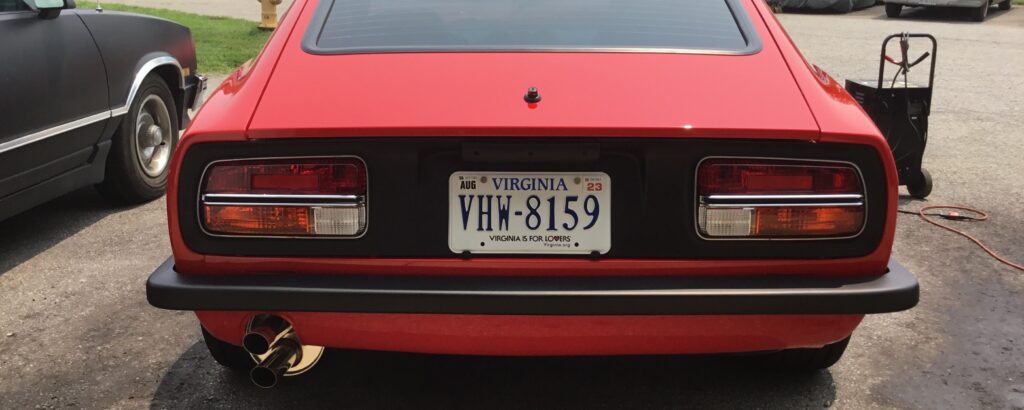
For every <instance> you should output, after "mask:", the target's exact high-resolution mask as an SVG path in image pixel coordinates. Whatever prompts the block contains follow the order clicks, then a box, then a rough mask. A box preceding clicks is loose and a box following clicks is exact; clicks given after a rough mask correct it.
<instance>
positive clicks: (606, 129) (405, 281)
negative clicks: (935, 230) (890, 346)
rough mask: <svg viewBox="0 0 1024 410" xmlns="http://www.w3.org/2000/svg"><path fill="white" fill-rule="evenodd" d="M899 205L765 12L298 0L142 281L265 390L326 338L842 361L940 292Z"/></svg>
mask: <svg viewBox="0 0 1024 410" xmlns="http://www.w3.org/2000/svg"><path fill="white" fill-rule="evenodd" d="M897 195H898V194H897V175H896V168H895V165H894V163H893V158H892V155H891V154H890V151H889V147H888V146H887V145H886V141H885V140H884V139H883V138H882V136H881V135H880V134H879V132H878V130H877V129H876V127H875V125H874V124H873V123H872V122H871V120H870V119H869V118H868V116H867V115H865V113H864V112H863V111H862V110H861V108H860V107H859V106H858V105H857V103H856V102H855V101H854V100H853V99H852V98H851V97H850V96H849V95H848V94H847V93H846V92H845V91H844V90H843V88H842V87H841V86H840V85H839V84H838V83H837V82H836V81H835V80H833V79H832V78H831V77H829V76H828V74H826V73H824V72H822V71H821V70H820V69H818V68H817V67H814V66H812V65H809V64H808V63H807V62H805V61H804V59H803V57H802V56H801V55H800V53H799V52H798V51H797V49H796V48H795V47H794V45H793V43H792V41H790V39H789V38H788V37H787V35H786V33H785V31H784V30H783V29H782V27H781V26H780V25H779V22H778V21H777V20H776V19H775V18H774V17H773V15H772V13H771V11H770V10H769V8H768V6H767V5H766V4H765V3H764V2H763V1H761V0H699V1H698V0H694V1H664V0H631V1H624V0H597V1H594V0H589V1H562V2H557V1H546V0H525V1H505V0H296V1H295V2H294V4H293V5H292V7H291V9H290V10H289V11H288V12H287V14H286V16H285V17H284V19H283V21H282V22H281V26H280V28H279V29H278V30H277V32H276V33H275V34H274V35H273V37H272V38H271V39H270V41H269V43H268V44H267V46H266V48H265V49H264V50H263V52H262V54H260V56H259V57H257V58H256V59H255V60H254V61H253V62H252V63H251V64H247V65H245V66H244V67H242V68H240V69H239V70H238V71H236V72H235V73H234V74H232V75H231V76H230V77H229V78H228V79H227V81H226V82H225V83H224V84H223V85H221V86H220V88H219V89H217V90H216V92H214V94H213V96H212V97H211V98H210V99H209V101H207V103H206V105H205V106H204V107H203V108H202V110H201V112H200V113H199V114H198V116H197V117H196V118H195V120H194V122H193V123H192V125H191V127H190V128H189V129H188V131H187V132H186V135H185V136H183V137H182V139H181V142H180V145H179V148H178V151H177V152H176V154H175V156H174V159H173V163H172V169H171V175H170V185H169V188H168V196H167V201H168V216H169V224H170V235H171V244H172V247H173V253H174V256H173V258H172V259H169V260H168V261H167V262H166V263H165V264H163V266H161V267H160V268H159V269H158V270H157V271H156V272H155V273H153V275H152V276H151V278H150V280H149V283H148V289H147V293H148V297H149V301H150V303H151V304H153V305H154V306H157V307H160V308H165V309H177V310H192V311H195V312H196V315H197V316H198V317H199V321H200V322H201V324H202V328H203V334H204V336H205V338H206V343H207V345H208V346H209V349H210V352H211V353H212V354H213V357H214V358H215V359H216V360H217V361H218V362H220V363H221V364H223V365H226V366H229V367H232V368H239V369H245V370H251V374H252V377H253V380H254V381H255V382H256V383H257V384H259V385H261V386H265V387H268V386H272V385H274V384H275V383H276V382H277V381H278V379H279V378H280V377H281V376H283V375H295V374H299V373H302V372H303V371H305V370H307V369H309V368H310V367H311V366H312V365H313V364H315V363H316V362H317V360H318V359H319V357H320V356H321V354H322V353H323V351H324V348H349V349H370V350H387V351H403V352H424V353H443V354H471V355H633V354H688V353H735V352H746V353H751V352H759V353H764V358H765V359H769V360H765V363H770V364H773V365H776V366H779V367H786V368H797V369H819V368H825V367H828V366H830V365H832V364H833V363H835V362H836V361H837V360H838V359H839V357H840V356H841V355H842V353H843V350H844V349H845V348H846V345H847V342H848V341H849V339H850V335H851V333H853V331H854V329H856V327H857V325H858V324H859V323H860V321H861V319H862V318H863V317H864V315H865V314H871V313H884V312H894V311H899V310H904V309H908V308H911V307H913V306H914V305H915V304H916V303H917V300H918V285H917V281H916V279H915V278H914V276H913V275H912V274H910V273H909V272H907V271H906V270H905V269H904V268H903V267H901V266H900V265H899V264H898V263H896V262H895V261H893V260H891V259H890V251H891V248H892V244H893V235H894V226H895V221H896V202H897Z"/></svg>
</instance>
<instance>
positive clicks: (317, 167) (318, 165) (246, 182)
mask: <svg viewBox="0 0 1024 410" xmlns="http://www.w3.org/2000/svg"><path fill="white" fill-rule="evenodd" d="M206 192H207V193H216V194H232V193H234V194H268V195H365V194H366V165H364V164H363V162H362V161H360V160H358V159H355V158H339V159H295V160H289V161H288V162H286V163H281V162H279V161H276V160H267V161H255V162H254V161H229V162H221V163H216V164H214V165H212V166H211V167H210V169H209V171H208V176H207V181H206Z"/></svg>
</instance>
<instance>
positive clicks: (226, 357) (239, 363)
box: [200, 326, 256, 374]
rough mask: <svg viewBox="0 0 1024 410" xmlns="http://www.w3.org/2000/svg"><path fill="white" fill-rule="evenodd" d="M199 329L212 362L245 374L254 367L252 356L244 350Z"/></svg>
mask: <svg viewBox="0 0 1024 410" xmlns="http://www.w3.org/2000/svg"><path fill="white" fill-rule="evenodd" d="M200 329H202V331H203V341H205V342H206V348H207V349H208V350H209V351H210V356H213V360H216V361H217V363H219V364H220V365H221V366H224V367H227V368H229V369H231V370H234V371H237V372H244V373H247V374H248V373H249V371H250V370H252V368H253V367H256V362H254V361H253V360H252V356H250V355H249V353H248V352H246V351H245V349H243V348H241V347H240V346H235V345H233V344H231V343H228V342H225V341H222V340H220V339H218V338H216V337H214V336H213V335H212V334H210V332H207V331H206V328H203V327H202V326H200Z"/></svg>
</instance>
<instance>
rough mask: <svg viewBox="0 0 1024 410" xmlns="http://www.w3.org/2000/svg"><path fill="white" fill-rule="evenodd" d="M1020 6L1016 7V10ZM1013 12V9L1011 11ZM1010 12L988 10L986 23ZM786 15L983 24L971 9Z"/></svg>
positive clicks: (803, 11)
mask: <svg viewBox="0 0 1024 410" xmlns="http://www.w3.org/2000/svg"><path fill="white" fill-rule="evenodd" d="M1016 7H1020V6H1014V8H1016ZM1011 10H1012V9H1011ZM1009 12H1010V11H1008V10H999V9H997V8H996V7H995V6H992V7H991V8H989V9H988V17H986V18H985V21H989V20H996V19H999V18H1000V17H1002V16H1004V15H1006V14H1007V13H1009ZM783 13H784V14H804V15H821V16H843V15H867V16H871V15H873V16H874V17H872V18H873V19H875V20H893V21H900V20H907V21H928V22H939V23H953V24H982V23H979V22H977V21H974V20H971V13H970V9H967V8H961V7H904V8H903V13H902V14H900V17H899V18H895V19H894V18H890V17H888V16H886V15H885V7H883V6H880V5H875V6H871V7H867V8H863V9H860V10H854V11H851V12H849V13H841V12H837V11H835V10H830V9H823V10H811V9H792V8H787V9H785V10H784V11H783Z"/></svg>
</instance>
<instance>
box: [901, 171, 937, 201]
mask: <svg viewBox="0 0 1024 410" xmlns="http://www.w3.org/2000/svg"><path fill="white" fill-rule="evenodd" d="M907 191H909V192H910V196H912V197H914V198H916V199H925V198H927V197H928V195H931V194H932V174H931V173H929V172H928V170H926V169H922V170H921V174H920V175H918V176H917V181H914V183H912V184H907Z"/></svg>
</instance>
